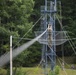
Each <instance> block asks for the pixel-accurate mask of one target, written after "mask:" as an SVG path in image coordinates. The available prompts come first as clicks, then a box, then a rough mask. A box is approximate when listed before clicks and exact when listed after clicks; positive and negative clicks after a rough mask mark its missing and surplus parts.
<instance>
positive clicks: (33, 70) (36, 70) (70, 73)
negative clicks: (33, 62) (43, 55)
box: [21, 68, 76, 75]
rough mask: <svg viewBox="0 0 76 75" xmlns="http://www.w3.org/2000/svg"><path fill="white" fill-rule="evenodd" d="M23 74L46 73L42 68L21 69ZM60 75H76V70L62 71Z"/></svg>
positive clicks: (39, 74) (40, 74)
mask: <svg viewBox="0 0 76 75" xmlns="http://www.w3.org/2000/svg"><path fill="white" fill-rule="evenodd" d="M21 70H22V72H26V75H44V74H43V73H44V71H43V70H42V69H41V68H21ZM59 75H76V70H73V69H65V70H61V69H60V74H59Z"/></svg>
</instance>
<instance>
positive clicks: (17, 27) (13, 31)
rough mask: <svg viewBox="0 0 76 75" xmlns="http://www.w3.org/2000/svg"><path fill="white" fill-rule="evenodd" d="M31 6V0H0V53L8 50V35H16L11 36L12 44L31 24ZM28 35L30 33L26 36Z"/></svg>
mask: <svg viewBox="0 0 76 75" xmlns="http://www.w3.org/2000/svg"><path fill="white" fill-rule="evenodd" d="M33 7H34V1H33V0H0V11H1V12H0V55H2V54H3V53H5V52H7V51H9V48H7V47H8V45H9V42H10V41H9V37H10V35H12V36H13V37H17V38H13V46H14V45H15V44H16V43H17V41H19V40H18V38H20V37H22V36H23V35H24V34H25V33H26V32H27V31H28V29H29V28H30V27H31V26H32V22H31V21H29V18H30V15H31V13H32V11H33ZM28 35H30V33H29V34H27V35H26V37H27V36H28ZM24 42H25V41H22V43H24ZM22 43H21V44H22ZM16 47H17V46H16ZM5 48H6V49H5ZM7 49H8V50H7Z"/></svg>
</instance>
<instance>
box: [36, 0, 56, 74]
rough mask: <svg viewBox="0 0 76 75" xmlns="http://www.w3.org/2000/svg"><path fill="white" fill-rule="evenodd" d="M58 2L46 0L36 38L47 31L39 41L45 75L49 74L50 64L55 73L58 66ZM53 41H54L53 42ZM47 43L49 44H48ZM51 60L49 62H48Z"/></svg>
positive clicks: (42, 7)
mask: <svg viewBox="0 0 76 75" xmlns="http://www.w3.org/2000/svg"><path fill="white" fill-rule="evenodd" d="M56 6H57V0H50V1H48V0H45V5H44V6H41V16H42V19H41V31H38V32H36V36H37V35H38V34H40V33H42V32H43V31H44V30H46V29H48V28H49V29H50V27H51V30H50V31H49V30H47V32H46V33H45V35H43V36H42V37H41V38H40V39H39V40H38V41H39V42H40V43H41V44H43V46H42V62H43V68H44V69H45V75H47V74H48V72H47V68H48V63H50V64H51V65H50V68H51V70H52V71H53V70H54V67H55V65H56V45H55V14H56V11H57V10H56ZM52 40H53V41H52ZM46 43H47V44H46ZM48 59H49V62H48Z"/></svg>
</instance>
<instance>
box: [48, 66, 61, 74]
mask: <svg viewBox="0 0 76 75" xmlns="http://www.w3.org/2000/svg"><path fill="white" fill-rule="evenodd" d="M59 74H60V67H59V66H56V67H55V69H54V71H51V72H50V73H49V75H59Z"/></svg>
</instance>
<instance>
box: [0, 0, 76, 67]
mask: <svg viewBox="0 0 76 75" xmlns="http://www.w3.org/2000/svg"><path fill="white" fill-rule="evenodd" d="M44 1H45V0H0V56H1V55H2V54H4V53H6V52H8V51H9V42H10V41H9V37H10V35H13V47H14V46H15V47H18V46H20V45H22V44H23V43H25V42H27V41H29V40H22V41H21V42H20V43H18V44H17V42H18V41H19V40H20V38H21V37H22V36H23V35H24V34H25V33H26V32H27V31H28V30H29V29H30V28H31V26H32V25H33V24H34V23H35V22H36V21H37V20H38V19H39V17H40V6H41V5H43V4H44ZM61 2H62V23H63V25H64V26H65V30H67V31H68V33H69V35H70V36H71V38H75V37H76V35H75V34H76V1H75V0H61ZM39 25H40V23H38V24H37V25H36V26H35V27H34V28H33V29H32V30H31V31H30V33H29V34H27V35H26V36H25V37H24V38H31V39H33V38H34V37H35V35H34V31H35V30H37V29H38V27H39ZM73 42H74V45H75V44H76V41H75V40H74V41H73ZM16 44H17V45H16ZM64 46H65V47H64V50H65V56H66V55H68V56H70V55H71V54H72V53H73V51H72V48H71V47H70V45H69V43H68V42H67V43H66V44H65V45H64ZM15 47H14V48H15ZM60 52H61V51H59V53H58V54H60ZM68 53H69V54H68ZM60 56H61V55H60ZM40 58H41V45H40V44H39V43H38V42H36V43H35V44H34V45H32V46H31V47H29V48H28V49H27V50H26V51H24V52H22V53H21V54H20V55H19V56H18V57H17V58H16V59H15V60H14V61H13V65H14V66H33V65H36V63H38V62H39V61H40Z"/></svg>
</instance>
